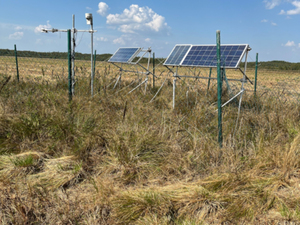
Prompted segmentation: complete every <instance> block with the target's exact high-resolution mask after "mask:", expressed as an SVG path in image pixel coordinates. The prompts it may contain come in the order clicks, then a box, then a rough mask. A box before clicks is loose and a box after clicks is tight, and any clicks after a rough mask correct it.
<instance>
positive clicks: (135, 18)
mask: <svg viewBox="0 0 300 225" xmlns="http://www.w3.org/2000/svg"><path fill="white" fill-rule="evenodd" d="M106 19H107V20H106V23H107V24H109V25H112V26H117V27H118V30H119V31H121V32H122V33H136V32H138V31H147V32H154V33H158V32H162V31H167V30H169V27H168V25H167V23H166V22H165V18H164V17H163V16H161V15H159V14H157V13H155V12H154V11H153V10H152V9H150V8H149V7H147V6H146V7H139V6H138V5H134V4H132V5H131V6H130V7H129V9H124V11H123V13H122V14H109V15H108V16H107V17H106Z"/></svg>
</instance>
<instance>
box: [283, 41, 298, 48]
mask: <svg viewBox="0 0 300 225" xmlns="http://www.w3.org/2000/svg"><path fill="white" fill-rule="evenodd" d="M284 46H286V47H293V46H295V42H294V41H288V42H287V43H286V44H285V45H284Z"/></svg>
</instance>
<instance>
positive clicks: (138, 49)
mask: <svg viewBox="0 0 300 225" xmlns="http://www.w3.org/2000/svg"><path fill="white" fill-rule="evenodd" d="M124 48H136V49H137V50H136V51H135V53H134V54H133V55H132V56H131V57H130V58H129V60H127V61H126V62H122V61H110V60H111V59H112V58H113V57H114V56H115V54H116V53H117V52H118V51H119V50H120V49H124ZM141 50H142V48H140V47H119V48H118V49H117V51H115V53H114V54H113V55H112V56H111V57H110V58H109V60H108V61H107V62H114V63H129V62H131V61H132V60H133V59H132V58H134V57H133V56H135V55H136V53H137V51H139V53H140V52H141ZM139 53H138V54H139ZM130 59H131V60H130Z"/></svg>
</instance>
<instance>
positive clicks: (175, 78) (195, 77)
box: [164, 45, 253, 110]
mask: <svg viewBox="0 0 300 225" xmlns="http://www.w3.org/2000/svg"><path fill="white" fill-rule="evenodd" d="M176 46H177V45H176ZM176 46H175V47H176ZM250 50H251V48H250V47H249V45H247V48H246V51H245V52H244V53H243V57H241V59H240V60H239V61H238V65H239V64H240V63H241V61H242V58H245V66H244V71H243V70H242V69H241V68H239V67H238V66H237V67H236V68H230V67H229V68H227V69H238V70H239V71H240V72H241V73H242V74H243V78H242V79H227V77H226V75H225V80H226V82H228V81H240V82H241V83H242V84H241V90H240V92H239V93H238V94H236V95H235V96H233V97H232V98H231V99H229V100H228V101H227V102H225V103H224V104H222V107H224V106H226V105H227V104H228V103H230V102H231V101H233V100H234V99H235V98H237V97H238V96H240V100H239V110H240V107H241V101H242V96H243V93H244V91H245V89H244V84H245V83H247V82H248V81H249V82H250V83H251V84H252V85H253V82H252V81H251V80H250V79H249V78H248V77H247V75H246V71H247V60H248V52H249V51H250ZM172 51H173V50H172ZM169 56H170V55H169ZM185 56H186V55H185ZM183 58H184V57H183ZM182 61H183V59H182V60H181V62H182ZM164 66H165V67H166V68H167V69H168V70H169V71H170V72H171V73H172V74H173V109H174V108H175V98H176V82H177V78H179V79H181V78H194V79H208V80H209V82H210V80H213V79H217V78H212V77H210V76H209V77H203V76H188V75H180V74H178V68H183V67H185V68H186V67H193V68H194V67H197V66H182V65H181V63H180V65H174V66H170V65H165V64H164ZM171 67H172V68H171ZM173 68H176V69H175V70H174V69H173ZM197 68H212V67H209V66H207V67H205V66H201V67H197ZM225 68H226V67H225V66H221V69H222V71H225Z"/></svg>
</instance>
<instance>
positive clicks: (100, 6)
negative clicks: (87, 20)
mask: <svg viewBox="0 0 300 225" xmlns="http://www.w3.org/2000/svg"><path fill="white" fill-rule="evenodd" d="M108 9H109V7H108V5H107V4H106V3H105V2H99V4H98V11H97V13H99V14H100V15H101V16H106V12H107V10H108Z"/></svg>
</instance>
